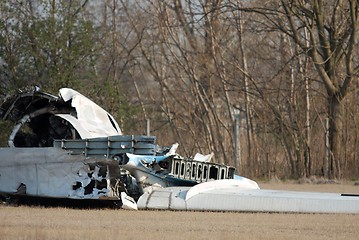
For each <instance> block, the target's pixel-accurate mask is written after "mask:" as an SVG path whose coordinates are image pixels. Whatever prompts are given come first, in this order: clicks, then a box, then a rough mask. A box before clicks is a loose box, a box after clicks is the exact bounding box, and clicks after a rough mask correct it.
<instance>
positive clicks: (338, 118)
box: [328, 96, 344, 179]
mask: <svg viewBox="0 0 359 240" xmlns="http://www.w3.org/2000/svg"><path fill="white" fill-rule="evenodd" d="M328 104H329V105H328V108H329V109H328V112H329V146H330V150H331V153H330V156H329V166H328V167H329V175H328V177H329V178H331V179H333V178H337V179H340V178H341V169H340V162H341V144H342V141H341V138H342V128H343V113H344V108H343V104H342V101H341V100H340V99H339V98H338V97H337V96H332V97H330V98H329V102H328Z"/></svg>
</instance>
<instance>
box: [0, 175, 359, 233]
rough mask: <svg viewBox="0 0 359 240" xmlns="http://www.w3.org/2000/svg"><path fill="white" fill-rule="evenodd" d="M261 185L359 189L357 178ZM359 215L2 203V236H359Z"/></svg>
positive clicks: (348, 190)
mask: <svg viewBox="0 0 359 240" xmlns="http://www.w3.org/2000/svg"><path fill="white" fill-rule="evenodd" d="M260 186H261V187H262V188H270V189H287V190H288V189H289V190H300V191H326V192H343V190H345V192H351V193H358V192H359V186H354V185H353V184H325V185H323V184H322V185H317V184H300V185H299V184H293V183H289V184H288V183H286V184H283V183H278V182H275V183H262V184H260ZM358 235H359V215H358V214H357V215H354V214H279V213H276V214H270V213H234V212H174V211H126V210H113V209H91V210H81V209H69V208H42V207H26V206H19V207H14V206H6V205H0V239H86V240H92V239H96V240H98V239H126V240H128V239H164V238H167V239H171V240H172V239H233V238H235V239H276V240H279V239H357V238H358Z"/></svg>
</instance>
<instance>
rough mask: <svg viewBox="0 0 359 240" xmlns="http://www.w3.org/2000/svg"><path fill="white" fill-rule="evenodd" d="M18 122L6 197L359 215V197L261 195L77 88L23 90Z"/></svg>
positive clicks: (11, 115)
mask: <svg viewBox="0 0 359 240" xmlns="http://www.w3.org/2000/svg"><path fill="white" fill-rule="evenodd" d="M0 118H1V119H3V120H8V121H12V122H14V127H13V129H12V131H11V133H10V134H9V138H8V145H9V147H5V148H0V195H2V196H6V197H9V196H10V197H44V198H56V199H58V198H59V199H79V200H86V199H95V200H99V201H101V200H106V201H108V200H110V201H116V202H120V203H121V206H122V207H123V208H127V209H173V210H210V211H265V212H319V213H359V196H358V195H356V194H334V193H309V192H289V191H274V190H261V189H260V188H259V186H258V184H257V183H256V182H255V181H252V180H250V179H248V178H245V177H242V176H238V175H236V174H235V168H233V167H231V166H227V165H223V164H217V163H213V162H211V161H210V160H211V157H212V155H213V154H209V155H202V154H199V153H198V154H196V155H195V156H194V157H193V158H189V157H182V156H180V155H179V154H177V153H176V149H177V147H178V144H173V145H172V146H171V147H160V146H158V145H157V144H156V138H155V137H154V136H135V135H123V134H122V132H121V130H120V128H119V125H118V124H117V122H116V120H115V119H114V118H113V117H112V116H111V115H110V114H109V113H108V112H106V111H105V110H104V109H102V108H101V107H99V106H98V105H97V104H95V103H94V102H92V101H91V100H90V99H88V98H87V97H85V96H83V95H82V94H80V93H78V92H76V91H75V90H73V89H69V88H62V89H60V91H59V96H54V95H52V94H48V93H44V92H41V91H40V90H39V89H38V88H34V89H30V90H26V91H19V92H18V93H17V94H15V95H13V96H10V97H8V98H7V99H6V100H5V102H4V103H3V104H2V105H1V106H0Z"/></svg>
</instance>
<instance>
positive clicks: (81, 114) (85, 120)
mask: <svg viewBox="0 0 359 240" xmlns="http://www.w3.org/2000/svg"><path fill="white" fill-rule="evenodd" d="M60 96H61V97H62V99H63V100H64V101H65V102H69V101H71V106H72V107H74V108H75V109H76V113H77V114H76V118H72V119H71V120H70V121H71V122H76V125H78V124H79V125H81V127H82V128H83V129H85V130H86V131H87V134H86V135H84V136H81V138H95V137H104V136H113V135H121V134H122V132H121V130H120V127H119V126H118V124H117V122H116V121H115V119H114V118H113V117H112V116H111V115H110V114H109V113H108V112H106V111H105V110H104V109H102V108H101V107H100V106H98V105H97V104H95V103H94V102H93V101H91V100H90V99H88V98H87V97H85V96H84V95H82V94H80V93H78V92H77V91H75V90H73V89H70V88H61V89H60ZM60 117H64V116H63V115H61V116H60Z"/></svg>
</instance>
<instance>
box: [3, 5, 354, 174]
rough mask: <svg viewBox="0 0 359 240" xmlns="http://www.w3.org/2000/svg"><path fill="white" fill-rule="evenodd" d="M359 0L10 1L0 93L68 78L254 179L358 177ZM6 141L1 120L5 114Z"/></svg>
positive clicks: (184, 146) (136, 121) (142, 125)
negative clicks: (212, 154)
mask: <svg viewBox="0 0 359 240" xmlns="http://www.w3.org/2000/svg"><path fill="white" fill-rule="evenodd" d="M358 8H359V1H358V0H325V1H324V0H313V1H305V0H297V1H293V0H248V1H240V0H195V1H192V0H165V1H163V0H104V1H93V0H34V1H25V0H5V1H1V2H0V99H1V100H3V99H5V98H6V96H7V95H9V94H11V93H14V92H15V91H17V89H21V88H24V87H31V86H34V85H38V86H41V89H42V90H43V91H49V92H52V93H53V94H57V91H58V89H59V88H61V87H71V88H74V89H76V90H77V91H79V92H81V93H82V94H84V95H87V96H89V97H90V98H91V99H92V100H94V101H95V102H97V103H98V104H99V105H101V106H103V107H104V108H105V109H106V110H108V111H109V112H110V113H111V114H113V116H114V117H115V118H116V119H117V121H118V122H119V124H120V126H121V127H122V130H123V132H124V133H125V134H146V124H147V122H150V129H151V135H155V136H157V143H158V144H160V145H171V144H173V143H175V142H178V143H179V144H180V148H179V149H178V152H179V153H180V154H181V155H184V156H193V155H194V154H195V153H196V152H201V153H210V152H213V153H214V154H215V159H214V161H216V162H223V163H226V164H231V165H235V167H236V168H237V169H238V172H239V174H240V175H244V176H248V177H255V178H272V177H278V178H301V177H309V176H312V175H316V176H323V177H326V178H336V179H340V178H346V179H351V180H353V179H358V177H359V159H358V158H359V148H358V145H359V129H358V127H357V126H358V122H359V119H358V118H359V103H358V94H359V93H358V87H359V82H358V72H359V47H358V45H359V38H358V13H359V10H358ZM0 124H1V126H0V127H1V134H0V135H1V143H2V144H3V145H4V142H6V141H5V134H6V126H8V125H9V123H7V122H1V123H0Z"/></svg>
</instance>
